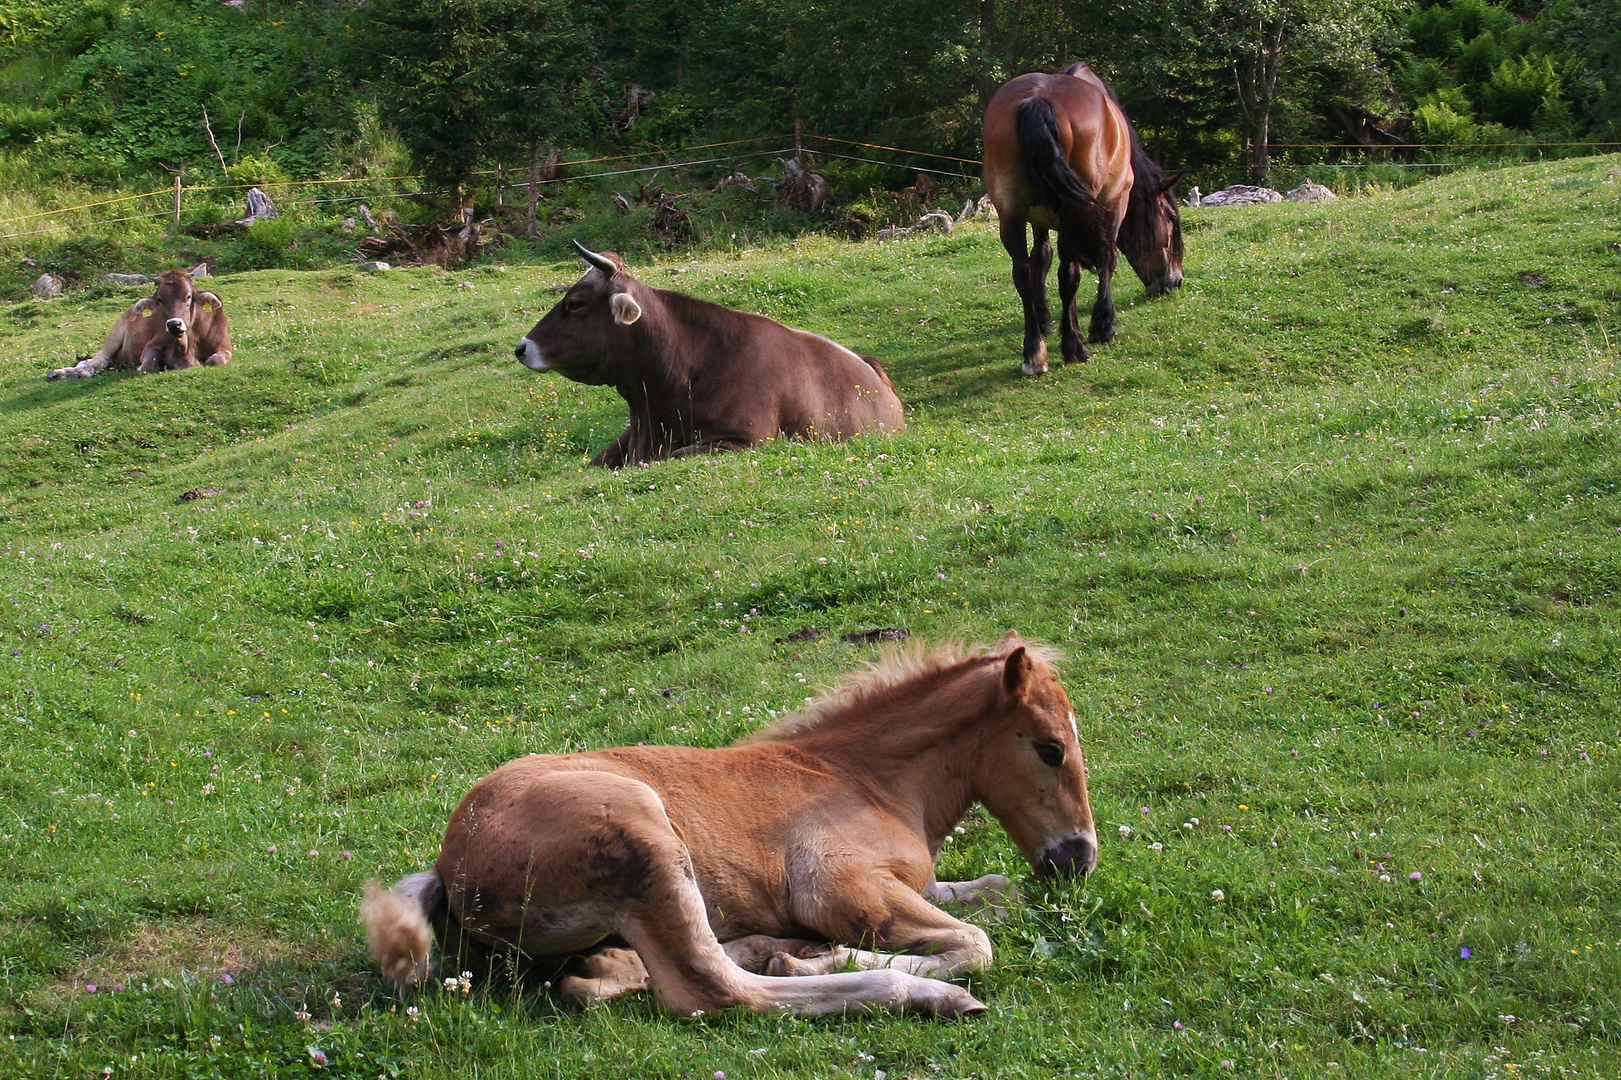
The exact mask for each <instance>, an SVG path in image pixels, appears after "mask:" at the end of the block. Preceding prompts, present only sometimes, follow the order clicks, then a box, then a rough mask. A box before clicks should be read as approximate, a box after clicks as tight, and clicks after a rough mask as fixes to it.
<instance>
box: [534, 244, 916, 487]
mask: <svg viewBox="0 0 1621 1080" xmlns="http://www.w3.org/2000/svg"><path fill="white" fill-rule="evenodd" d="M574 246H575V247H577V248H579V249H580V254H581V255H582V256H584V258H585V261H586V262H588V263H590V264H591V267H592V269H591V270H589V271H587V272H586V275H585V277H583V278H581V279H580V280H579V281H578V282H576V283H575V284H574V286H573V287H572V288H570V289H569V291H568V292H567V294H565V295H564V297H563V299H561V300H559V301H558V302H557V306H556V307H554V308H552V310H551V311H549V312H547V313H546V317H545V318H543V319H541V320H540V322H538V323H536V324H535V328H534V329H533V330H531V331H529V333H528V334H527V335H526V336H525V337H524V339H523V340H522V341H520V342H518V348H517V356H518V359H519V360H520V361H522V362H523V364H524V366H526V367H528V368H531V369H532V370H535V371H556V372H558V373H560V374H562V375H564V376H566V377H567V378H570V379H573V380H574V381H575V382H581V383H588V384H591V385H594V386H612V387H613V388H614V389H616V390H618V391H619V394H620V396H621V397H623V398H624V399H625V401H626V402H628V403H629V405H630V423H629V424H628V425H627V426H626V427H625V431H624V434H622V435H620V436H619V438H617V439H615V440H614V441H613V442H611V443H609V444H608V445H607V446H605V447H603V449H602V452H601V453H599V454H598V455H597V456H596V457H594V458H592V459H591V464H593V465H605V466H607V467H608V468H611V469H616V468H618V467H620V466H621V465H634V464H637V463H640V462H648V461H657V460H659V459H661V458H667V457H681V456H684V455H686V454H698V453H709V452H711V451H714V450H723V449H731V448H736V447H743V446H752V445H754V444H755V443H759V442H764V441H766V440H768V439H775V438H792V437H799V438H807V439H828V440H832V439H848V438H850V437H851V436H853V435H859V434H861V433H863V432H867V431H904V430H906V419H905V415H904V413H903V411H902V409H901V402H900V399H899V398H898V397H896V396H895V388H894V386H893V385H891V383H890V381H889V376H888V375H886V374H885V373H884V369H883V368H882V367H881V366H880V365H879V363H878V361H876V360H874V359H872V358H871V357H867V356H858V355H856V354H855V353H853V352H851V351H850V350H849V349H846V348H845V347H844V346H843V345H839V344H837V343H835V342H832V341H829V340H828V339H827V338H824V337H819V336H817V335H816V334H811V333H807V332H806V331H804V330H795V329H793V328H792V327H788V326H784V325H782V324H781V323H779V322H776V321H774V320H772V319H768V318H766V317H765V316H763V315H751V314H749V313H747V312H743V311H733V310H732V309H731V308H726V307H721V306H720V305H719V304H711V303H710V302H709V301H707V300H699V299H697V298H695V297H691V296H685V295H683V294H681V293H677V292H668V291H666V290H664V289H654V288H650V287H648V286H646V285H644V284H642V283H641V282H640V281H637V280H636V279H635V278H633V277H631V276H630V275H629V274H627V273H625V267H624V264H623V263H621V262H620V261H619V257H618V256H617V255H614V254H612V253H611V252H610V253H606V254H601V255H599V254H597V253H596V252H593V251H589V250H587V249H586V248H585V247H583V246H581V245H580V244H579V243H576V244H575V245H574Z"/></svg>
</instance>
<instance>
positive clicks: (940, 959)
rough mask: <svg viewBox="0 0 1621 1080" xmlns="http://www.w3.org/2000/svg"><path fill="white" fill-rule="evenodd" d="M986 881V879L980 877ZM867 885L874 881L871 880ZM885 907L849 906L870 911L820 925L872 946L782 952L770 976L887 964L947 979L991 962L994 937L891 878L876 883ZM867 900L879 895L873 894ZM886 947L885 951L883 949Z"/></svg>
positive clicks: (834, 935) (838, 916)
mask: <svg viewBox="0 0 1621 1080" xmlns="http://www.w3.org/2000/svg"><path fill="white" fill-rule="evenodd" d="M982 880H983V879H982ZM867 888H868V889H872V888H873V885H872V884H871V883H870V882H869V883H867ZM876 891H877V892H878V893H879V894H880V897H881V902H882V907H881V908H880V909H879V910H877V911H874V910H873V909H872V908H871V907H870V906H868V905H864V904H851V905H850V906H849V907H848V908H846V909H844V910H846V911H854V910H863V909H865V910H867V912H868V917H867V919H866V921H865V923H863V924H857V923H855V922H854V921H849V920H847V919H845V918H842V917H841V916H842V912H838V911H835V912H834V913H833V914H834V917H835V919H836V920H838V923H840V924H842V925H838V924H836V925H832V926H825V925H824V926H821V927H818V929H827V930H828V931H829V936H830V937H832V938H833V939H834V940H836V941H847V942H848V941H857V942H861V943H862V944H866V945H871V946H873V948H871V949H867V948H857V947H851V946H848V945H837V946H835V947H834V948H833V951H832V952H830V953H828V954H827V955H826V956H822V957H813V958H810V959H802V958H799V957H794V956H789V955H787V954H786V953H783V954H778V955H777V956H776V957H774V958H773V959H772V961H771V967H770V968H769V973H770V974H772V975H823V974H826V973H828V972H830V971H837V970H839V969H841V968H845V967H854V968H856V969H857V970H861V971H870V970H874V969H878V968H888V969H891V970H894V971H904V972H907V973H909V974H912V975H930V976H935V977H941V978H943V977H946V976H950V975H961V974H965V973H967V972H970V971H980V970H982V969H984V968H988V967H990V966H991V959H992V953H991V939H990V936H989V935H988V934H986V933H985V931H983V930H981V929H980V928H979V927H977V926H975V925H973V924H972V923H965V922H963V921H961V920H960V919H955V918H953V917H952V916H950V915H948V914H947V913H945V912H944V911H941V910H940V909H939V908H937V907H935V906H934V905H933V904H931V903H929V902H928V901H927V900H925V899H924V898H923V897H921V896H919V895H918V894H917V893H915V892H913V891H912V890H911V889H909V888H908V887H907V886H906V885H905V884H903V883H902V882H900V881H896V880H894V879H892V878H885V879H882V880H881V881H880V882H878V883H877V889H876ZM863 899H869V900H870V899H875V898H873V897H871V896H870V894H869V896H868V897H865V898H863ZM879 950H882V951H879Z"/></svg>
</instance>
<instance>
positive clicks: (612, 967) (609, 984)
mask: <svg viewBox="0 0 1621 1080" xmlns="http://www.w3.org/2000/svg"><path fill="white" fill-rule="evenodd" d="M646 989H647V968H645V967H643V966H642V958H641V957H639V956H637V955H636V950H635V949H621V948H608V949H598V950H597V951H596V952H594V953H590V954H588V955H586V956H582V957H581V958H580V963H579V967H578V969H577V970H576V971H575V972H573V973H571V974H569V975H567V976H565V977H564V978H563V981H562V982H560V983H558V984H557V992H558V993H559V994H561V995H563V1000H564V1001H569V1002H572V1003H573V1004H576V1005H595V1004H596V1003H597V1002H599V1001H607V1000H608V999H609V998H616V997H618V996H619V995H620V994H629V993H632V992H633V991H636V990H646Z"/></svg>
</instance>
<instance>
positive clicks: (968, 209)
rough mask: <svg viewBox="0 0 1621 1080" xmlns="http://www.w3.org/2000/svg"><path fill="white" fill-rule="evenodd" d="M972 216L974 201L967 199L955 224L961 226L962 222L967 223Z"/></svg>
mask: <svg viewBox="0 0 1621 1080" xmlns="http://www.w3.org/2000/svg"><path fill="white" fill-rule="evenodd" d="M973 216H974V200H973V199H969V200H968V201H967V202H965V203H963V207H962V213H961V214H959V215H957V224H958V225H961V224H962V223H963V222H965V221H967V220H968V219H969V218H971V217H973Z"/></svg>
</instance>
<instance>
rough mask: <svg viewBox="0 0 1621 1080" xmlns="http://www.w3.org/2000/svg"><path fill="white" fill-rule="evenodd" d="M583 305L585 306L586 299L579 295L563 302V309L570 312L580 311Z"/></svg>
mask: <svg viewBox="0 0 1621 1080" xmlns="http://www.w3.org/2000/svg"><path fill="white" fill-rule="evenodd" d="M583 307H585V301H584V300H581V299H580V298H579V297H578V296H575V297H570V298H569V299H568V301H566V302H565V303H564V304H563V310H564V311H568V312H575V311H579V310H580V309H581V308H583Z"/></svg>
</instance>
